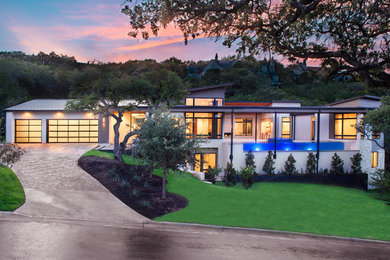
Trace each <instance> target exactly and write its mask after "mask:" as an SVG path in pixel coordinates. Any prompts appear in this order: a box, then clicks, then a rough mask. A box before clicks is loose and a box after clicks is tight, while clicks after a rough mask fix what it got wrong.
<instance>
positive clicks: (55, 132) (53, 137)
mask: <svg viewBox="0 0 390 260" xmlns="http://www.w3.org/2000/svg"><path fill="white" fill-rule="evenodd" d="M47 125H48V128H47V129H48V140H47V141H48V142H49V143H97V142H98V134H99V126H98V120H97V119H91V120H90V119H82V120H77V119H76V120H53V119H50V120H48V124H47Z"/></svg>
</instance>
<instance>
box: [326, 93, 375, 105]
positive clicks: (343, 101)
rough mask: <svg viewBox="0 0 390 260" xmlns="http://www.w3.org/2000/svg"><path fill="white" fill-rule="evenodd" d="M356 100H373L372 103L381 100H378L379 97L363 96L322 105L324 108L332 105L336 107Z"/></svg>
mask: <svg viewBox="0 0 390 260" xmlns="http://www.w3.org/2000/svg"><path fill="white" fill-rule="evenodd" d="M357 99H368V100H374V101H381V98H380V97H376V96H370V95H364V96H359V97H353V98H349V99H344V100H340V101H336V102H333V103H330V104H326V105H324V106H334V105H338V104H342V103H346V102H350V101H354V100H357Z"/></svg>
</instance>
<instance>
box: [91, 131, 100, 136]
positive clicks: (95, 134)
mask: <svg viewBox="0 0 390 260" xmlns="http://www.w3.org/2000/svg"><path fill="white" fill-rule="evenodd" d="M90 136H94V137H98V136H99V134H98V132H90Z"/></svg>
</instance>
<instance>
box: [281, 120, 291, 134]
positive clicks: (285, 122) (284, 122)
mask: <svg viewBox="0 0 390 260" xmlns="http://www.w3.org/2000/svg"><path fill="white" fill-rule="evenodd" d="M286 118H288V121H285V119H286ZM284 124H288V134H283V125H284ZM280 136H281V137H282V138H291V117H290V116H284V117H282V122H281V127H280Z"/></svg>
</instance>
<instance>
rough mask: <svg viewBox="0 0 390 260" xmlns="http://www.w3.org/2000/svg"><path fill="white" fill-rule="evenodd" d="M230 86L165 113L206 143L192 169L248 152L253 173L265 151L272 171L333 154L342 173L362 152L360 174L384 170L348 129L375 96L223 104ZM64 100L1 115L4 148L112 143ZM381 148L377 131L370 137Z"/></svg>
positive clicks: (104, 121)
mask: <svg viewBox="0 0 390 260" xmlns="http://www.w3.org/2000/svg"><path fill="white" fill-rule="evenodd" d="M230 86H232V84H223V85H217V86H209V87H203V88H196V89H192V90H190V92H189V94H188V96H187V97H186V98H185V100H183V104H181V105H177V106H175V107H173V108H172V109H171V112H172V114H173V116H174V117H176V118H178V119H179V120H180V121H181V122H185V123H186V124H187V125H188V127H187V135H188V137H189V138H191V137H193V136H196V137H202V138H205V139H207V141H206V142H204V143H202V144H201V148H202V149H201V151H200V152H199V153H197V154H196V155H195V157H196V159H197V161H198V163H196V165H195V166H194V168H193V169H192V170H194V171H197V172H202V171H204V170H205V169H207V168H208V167H226V164H227V162H229V161H232V162H233V165H234V167H235V168H236V169H239V168H240V167H243V166H244V165H245V154H246V153H247V152H248V151H252V152H253V153H254V155H255V163H256V166H257V171H258V172H260V171H261V168H262V165H263V164H264V161H265V158H266V155H267V153H268V151H272V152H273V154H274V157H275V161H276V165H275V166H276V171H282V169H283V166H284V163H285V161H286V159H287V157H288V156H289V155H290V154H293V156H294V157H295V159H296V161H297V163H296V166H297V169H298V171H300V170H301V169H303V170H305V168H306V160H307V155H308V153H309V152H312V153H314V154H315V155H316V156H317V158H318V170H319V171H320V170H321V169H329V168H330V162H331V157H332V155H333V154H334V153H335V152H336V153H337V154H338V155H339V156H340V157H341V158H342V160H343V161H344V167H345V170H346V171H350V168H351V160H350V158H351V157H352V156H353V155H354V154H356V153H361V154H362V158H363V160H362V169H363V171H365V172H367V173H371V172H373V171H375V170H376V168H384V161H385V158H384V156H385V153H384V150H383V149H380V148H379V147H378V146H377V145H376V144H375V143H374V142H372V141H370V140H367V139H366V138H364V135H361V134H360V133H357V131H356V128H355V125H356V124H357V123H358V122H360V121H361V120H362V119H363V117H364V114H365V113H366V112H367V111H368V110H370V109H375V108H377V107H379V105H380V98H378V97H374V96H361V97H356V98H352V99H348V100H344V101H340V102H336V103H332V104H328V105H325V106H314V107H313V106H311V107H306V106H302V105H301V103H300V102H299V101H291V100H285V101H273V102H227V101H225V89H226V88H227V87H230ZM66 101H67V100H50V99H45V100H31V101H28V102H25V103H22V104H19V105H16V106H13V107H10V108H7V110H6V130H7V131H6V139H7V141H8V142H11V143H99V144H102V145H104V144H110V143H112V142H113V138H114V133H113V129H112V126H113V123H114V122H113V120H112V119H110V118H105V117H102V116H95V115H94V114H93V113H90V112H67V111H65V110H64V108H65V104H66ZM147 113H148V108H147V107H145V106H144V107H142V106H140V107H138V110H137V111H129V112H126V113H125V114H124V122H123V123H122V125H121V128H120V134H121V135H122V136H123V135H125V134H126V133H127V132H128V131H130V130H132V129H134V128H136V127H138V126H139V125H140V124H141V123H142V122H143V121H144V120H145V118H146V114H147ZM372 137H373V138H377V141H378V142H379V143H383V139H384V137H383V134H379V133H378V134H375V136H372Z"/></svg>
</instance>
